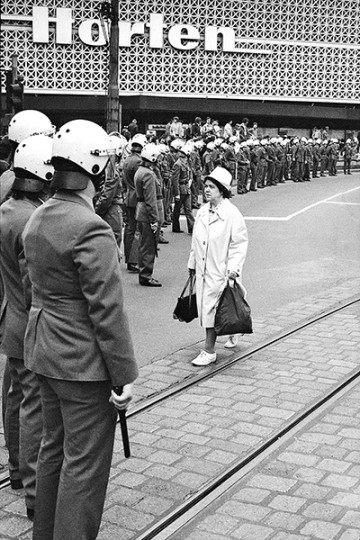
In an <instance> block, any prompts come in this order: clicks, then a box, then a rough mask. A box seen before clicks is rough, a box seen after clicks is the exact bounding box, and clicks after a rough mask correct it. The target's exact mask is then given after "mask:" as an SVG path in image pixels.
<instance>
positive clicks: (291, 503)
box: [269, 495, 306, 512]
mask: <svg viewBox="0 0 360 540" xmlns="http://www.w3.org/2000/svg"><path fill="white" fill-rule="evenodd" d="M305 502H306V499H303V498H300V497H290V496H287V495H278V496H276V497H275V498H274V499H273V500H272V501H271V502H270V503H269V506H270V507H271V508H275V509H276V510H283V511H284V512H297V511H298V510H299V509H300V508H301V507H302V506H304V503H305Z"/></svg>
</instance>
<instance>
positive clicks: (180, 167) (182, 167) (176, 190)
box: [171, 157, 192, 197]
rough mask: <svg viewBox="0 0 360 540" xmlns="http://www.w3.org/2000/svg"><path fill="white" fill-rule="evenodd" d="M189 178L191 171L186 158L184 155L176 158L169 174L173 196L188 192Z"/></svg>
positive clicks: (190, 177)
mask: <svg viewBox="0 0 360 540" xmlns="http://www.w3.org/2000/svg"><path fill="white" fill-rule="evenodd" d="M191 179H192V173H191V169H190V165H189V162H188V159H187V158H186V157H180V158H178V159H177V161H176V162H175V164H174V168H173V171H172V174H171V183H172V187H173V194H174V197H178V196H179V195H186V194H187V193H190V180H191Z"/></svg>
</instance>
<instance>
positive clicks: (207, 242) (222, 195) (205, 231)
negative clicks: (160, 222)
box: [188, 167, 248, 366]
mask: <svg viewBox="0 0 360 540" xmlns="http://www.w3.org/2000/svg"><path fill="white" fill-rule="evenodd" d="M231 180H232V178H231V174H230V173H229V171H227V170H226V169H224V168H222V167H216V168H215V169H214V170H213V171H212V173H211V174H210V175H209V176H207V177H206V178H205V187H204V192H205V197H206V199H207V203H206V204H204V205H203V206H202V207H201V208H200V209H199V210H198V213H197V216H196V220H195V225H194V231H193V238H192V243H191V251H190V256H189V260H188V270H189V273H190V274H195V276H196V299H197V308H198V314H199V323H200V326H202V327H203V328H205V332H206V337H205V346H204V350H202V351H201V352H200V354H199V355H198V356H197V357H196V358H195V359H194V360H193V361H192V364H193V365H194V366H206V365H208V364H211V363H212V362H215V361H216V352H215V343H216V333H215V329H214V320H215V306H216V302H217V300H218V298H219V295H220V294H221V292H222V290H223V289H224V287H225V285H226V281H227V279H235V280H236V281H237V282H238V283H239V284H240V286H241V287H242V285H241V273H242V268H243V265H244V262H245V257H246V252H247V246H248V235H247V229H246V225H245V220H244V218H243V216H242V215H241V213H240V211H239V210H238V209H237V208H236V207H235V206H234V205H233V204H231V202H230V201H229V198H230V196H231ZM242 288H243V287H242ZM243 290H244V288H243ZM244 292H245V291H244ZM236 340H237V336H236V337H235V336H230V338H229V343H227V345H228V346H229V345H230V347H233V346H234V345H235V344H236Z"/></svg>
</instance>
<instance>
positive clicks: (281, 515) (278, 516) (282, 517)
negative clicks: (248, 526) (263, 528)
mask: <svg viewBox="0 0 360 540" xmlns="http://www.w3.org/2000/svg"><path fill="white" fill-rule="evenodd" d="M304 521H305V519H304V518H303V517H301V516H297V515H296V514H289V513H288V512H275V513H273V514H272V515H271V516H269V517H268V518H266V520H265V523H266V524H267V525H270V527H273V528H280V529H285V530H286V531H294V530H295V529H297V528H298V527H299V526H300V525H301V524H302V523H303V522H304Z"/></svg>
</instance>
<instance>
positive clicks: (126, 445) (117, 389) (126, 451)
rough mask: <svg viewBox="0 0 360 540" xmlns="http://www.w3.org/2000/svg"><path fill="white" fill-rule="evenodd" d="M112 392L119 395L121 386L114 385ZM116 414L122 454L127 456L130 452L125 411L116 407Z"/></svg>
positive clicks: (121, 390)
mask: <svg viewBox="0 0 360 540" xmlns="http://www.w3.org/2000/svg"><path fill="white" fill-rule="evenodd" d="M114 392H115V393H116V394H117V395H118V396H121V394H122V392H123V387H122V386H115V388H114ZM118 416H119V421H120V429H121V436H122V440H123V448H124V456H125V457H126V458H129V457H130V455H131V454H130V441H129V433H128V429H127V424H126V411H125V410H119V409H118Z"/></svg>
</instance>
